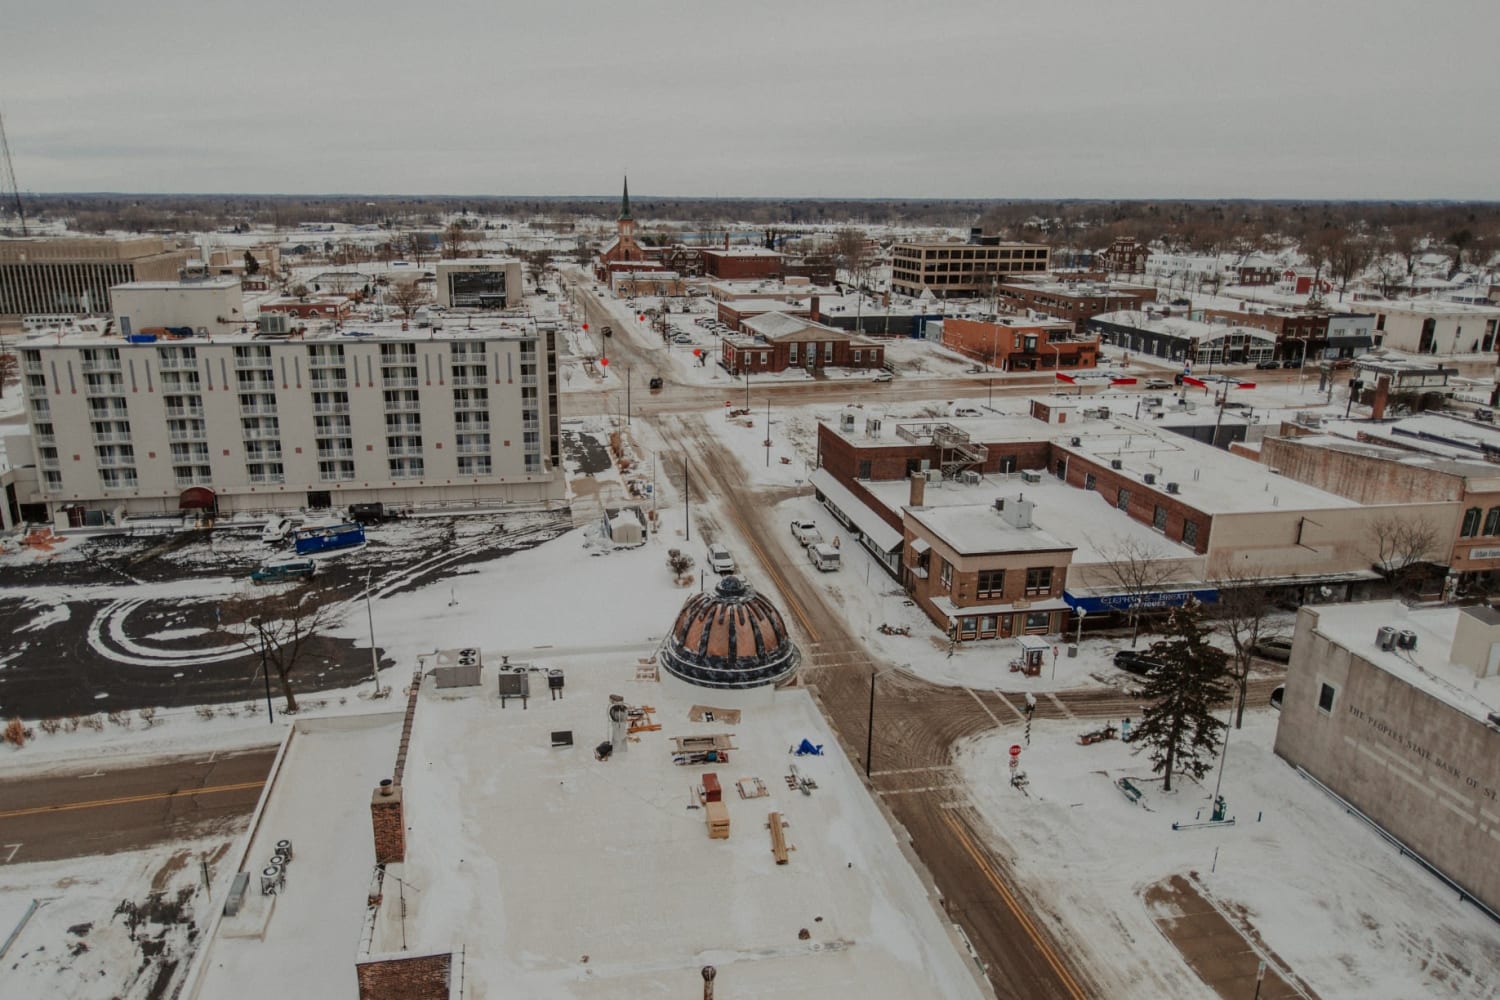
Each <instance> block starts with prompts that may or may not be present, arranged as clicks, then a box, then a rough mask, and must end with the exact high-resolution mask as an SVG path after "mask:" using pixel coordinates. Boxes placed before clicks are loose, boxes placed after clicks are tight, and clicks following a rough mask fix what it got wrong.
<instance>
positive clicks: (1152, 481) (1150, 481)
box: [1141, 472, 1156, 486]
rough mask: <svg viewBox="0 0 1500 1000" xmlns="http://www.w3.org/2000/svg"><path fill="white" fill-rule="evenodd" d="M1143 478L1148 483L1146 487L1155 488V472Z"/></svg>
mask: <svg viewBox="0 0 1500 1000" xmlns="http://www.w3.org/2000/svg"><path fill="white" fill-rule="evenodd" d="M1141 478H1142V479H1144V480H1145V481H1146V485H1147V486H1155V485H1156V473H1154V472H1148V473H1146V474H1145V475H1144V476H1142V477H1141Z"/></svg>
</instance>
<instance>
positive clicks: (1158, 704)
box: [1131, 600, 1229, 791]
mask: <svg viewBox="0 0 1500 1000" xmlns="http://www.w3.org/2000/svg"><path fill="white" fill-rule="evenodd" d="M1209 634H1210V629H1209V628H1208V626H1207V624H1206V623H1205V622H1204V619H1203V609H1202V608H1201V607H1200V606H1199V605H1198V603H1197V602H1196V601H1193V600H1189V601H1188V603H1187V604H1186V605H1184V606H1183V607H1180V608H1178V609H1176V610H1175V611H1173V612H1172V615H1171V617H1170V618H1169V619H1168V620H1167V631H1166V638H1164V639H1162V640H1161V641H1160V642H1155V643H1152V644H1151V648H1150V651H1149V655H1150V657H1151V659H1152V660H1154V661H1156V663H1157V664H1159V666H1157V667H1156V668H1155V669H1154V670H1152V671H1151V672H1150V673H1149V674H1147V675H1146V683H1145V685H1144V687H1143V688H1142V690H1141V692H1140V694H1141V697H1142V698H1144V699H1145V700H1146V701H1147V703H1148V705H1147V708H1146V709H1145V710H1144V711H1143V712H1142V713H1141V723H1140V725H1139V726H1138V727H1137V728H1136V729H1135V730H1134V731H1133V732H1132V734H1131V742H1132V743H1133V744H1135V746H1136V752H1137V753H1139V752H1140V751H1142V750H1149V751H1150V753H1151V769H1152V770H1153V771H1155V772H1156V773H1157V774H1160V775H1162V776H1163V781H1162V790H1163V791H1171V790H1172V775H1173V774H1176V773H1182V774H1186V775H1189V776H1191V777H1192V778H1194V779H1198V778H1201V777H1203V776H1204V775H1205V774H1207V773H1208V771H1209V769H1210V768H1212V767H1213V761H1214V756H1215V754H1217V753H1218V750H1219V734H1220V732H1222V731H1223V730H1224V729H1225V728H1227V727H1226V726H1225V724H1224V723H1223V722H1222V721H1221V720H1219V719H1216V718H1214V715H1213V708H1214V706H1215V705H1217V704H1218V703H1220V702H1222V701H1224V700H1226V699H1227V698H1228V697H1229V682H1228V676H1227V675H1226V674H1225V671H1224V664H1225V660H1226V659H1227V656H1226V654H1225V653H1224V651H1223V650H1222V649H1219V648H1218V647H1216V646H1212V645H1210V644H1209V641H1208V637H1209Z"/></svg>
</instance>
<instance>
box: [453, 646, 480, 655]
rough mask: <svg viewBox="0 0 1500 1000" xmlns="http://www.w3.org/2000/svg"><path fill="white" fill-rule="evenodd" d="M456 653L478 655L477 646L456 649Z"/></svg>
mask: <svg viewBox="0 0 1500 1000" xmlns="http://www.w3.org/2000/svg"><path fill="white" fill-rule="evenodd" d="M458 655H459V656H478V655H479V650H478V649H477V648H475V647H474V646H470V647H468V648H467V649H460V650H459V651H458Z"/></svg>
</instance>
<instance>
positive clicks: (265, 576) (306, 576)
mask: <svg viewBox="0 0 1500 1000" xmlns="http://www.w3.org/2000/svg"><path fill="white" fill-rule="evenodd" d="M317 572H318V564H317V563H315V562H313V561H312V560H311V559H288V560H285V561H284V562H275V563H267V564H266V565H264V566H262V567H260V569H257V570H256V571H255V572H254V573H251V574H250V579H251V580H252V581H253V582H255V583H283V582H285V581H288V580H311V579H312V578H313V577H314V576H315V575H316V574H317Z"/></svg>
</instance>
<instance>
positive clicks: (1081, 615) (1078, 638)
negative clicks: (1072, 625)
mask: <svg viewBox="0 0 1500 1000" xmlns="http://www.w3.org/2000/svg"><path fill="white" fill-rule="evenodd" d="M1073 611H1074V613H1075V614H1077V615H1078V633H1077V634H1076V635H1075V636H1074V637H1073V645H1075V646H1081V645H1083V620H1084V619H1085V618H1087V617H1088V612H1087V611H1085V610H1084V609H1083V608H1074V609H1073Z"/></svg>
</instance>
